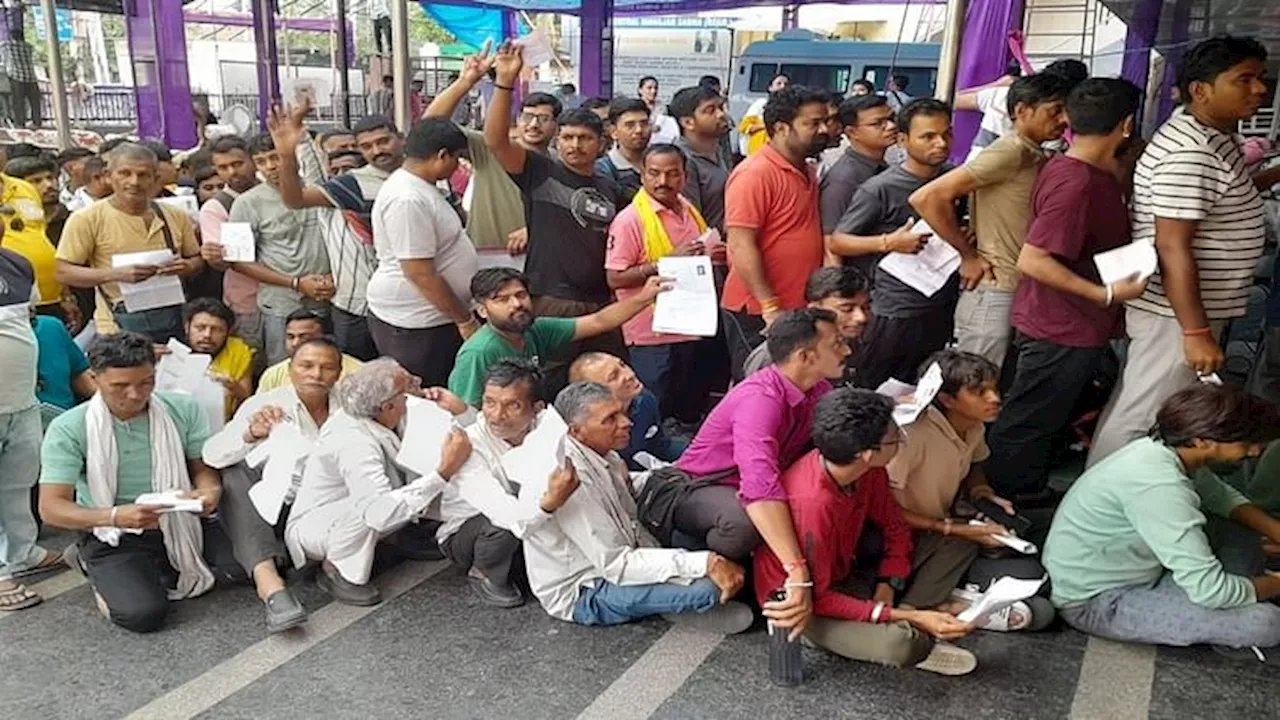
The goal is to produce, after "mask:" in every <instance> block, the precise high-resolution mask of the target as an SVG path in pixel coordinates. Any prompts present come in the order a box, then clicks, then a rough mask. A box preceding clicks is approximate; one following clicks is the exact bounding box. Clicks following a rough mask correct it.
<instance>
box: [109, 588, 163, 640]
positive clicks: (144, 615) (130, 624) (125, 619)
mask: <svg viewBox="0 0 1280 720" xmlns="http://www.w3.org/2000/svg"><path fill="white" fill-rule="evenodd" d="M108 609H109V611H110V615H111V622H113V623H115V624H116V625H119V626H120V627H122V628H124V629H125V630H132V631H133V632H136V633H149V632H155V631H156V630H159V629H160V628H162V627H164V621H165V618H167V617H168V615H169V601H168V600H166V599H165V598H163V597H157V598H152V599H149V600H138V601H135V602H132V603H130V605H129V607H127V608H117V607H109V608H108Z"/></svg>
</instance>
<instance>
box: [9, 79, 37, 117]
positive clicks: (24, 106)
mask: <svg viewBox="0 0 1280 720" xmlns="http://www.w3.org/2000/svg"><path fill="white" fill-rule="evenodd" d="M9 87H10V88H11V89H10V91H9V92H10V96H11V97H12V102H13V124H14V125H15V126H17V127H22V126H24V125H26V124H27V123H28V121H29V122H30V123H31V125H33V126H34V127H40V126H41V125H42V124H43V123H44V106H43V102H44V100H43V98H42V97H41V94H40V85H39V84H38V83H33V82H18V81H17V80H13V79H10V80H9Z"/></svg>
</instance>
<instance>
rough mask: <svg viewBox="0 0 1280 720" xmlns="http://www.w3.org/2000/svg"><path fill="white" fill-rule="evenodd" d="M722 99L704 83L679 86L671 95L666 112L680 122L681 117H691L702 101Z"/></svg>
mask: <svg viewBox="0 0 1280 720" xmlns="http://www.w3.org/2000/svg"><path fill="white" fill-rule="evenodd" d="M723 99H724V96H723V95H721V94H720V93H718V92H716V91H715V90H714V89H712V88H709V87H707V86H706V85H695V86H693V87H687V88H680V89H679V90H677V91H676V94H675V95H672V96H671V102H670V103H668V104H667V113H668V114H670V115H671V117H672V118H675V120H676V122H680V120H682V119H683V118H687V117H693V115H694V113H696V112H697V111H698V107H699V106H700V105H702V103H704V102H707V101H708V100H723ZM681 131H683V128H681Z"/></svg>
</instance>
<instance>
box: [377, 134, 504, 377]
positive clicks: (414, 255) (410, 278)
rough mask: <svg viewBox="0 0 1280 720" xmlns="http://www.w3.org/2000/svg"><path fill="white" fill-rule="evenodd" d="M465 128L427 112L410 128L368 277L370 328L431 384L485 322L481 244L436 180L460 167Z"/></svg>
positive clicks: (380, 202)
mask: <svg viewBox="0 0 1280 720" xmlns="http://www.w3.org/2000/svg"><path fill="white" fill-rule="evenodd" d="M466 149H467V138H466V136H465V135H463V134H462V130H460V129H459V128H458V126H457V125H454V124H453V123H452V122H450V121H449V120H446V119H445V118H427V119H426V120H423V121H422V122H419V123H418V124H417V125H414V126H413V130H412V131H410V132H409V137H408V139H407V141H406V142H405V147H404V151H405V159H404V164H403V165H401V166H400V169H399V170H396V171H395V172H394V173H392V174H391V177H389V178H387V182H386V183H384V184H383V186H382V190H381V192H379V193H378V199H377V200H376V201H375V202H374V204H373V244H374V249H375V250H376V251H377V255H378V267H377V269H376V270H374V272H373V277H371V278H370V279H369V327H370V330H371V331H372V333H373V339H374V342H375V343H376V344H377V346H378V350H379V351H381V352H382V354H383V355H387V356H390V357H393V358H395V359H396V360H397V361H398V362H399V363H400V365H401V366H403V367H404V368H405V369H406V370H408V371H409V372H410V373H412V374H414V375H416V376H417V377H419V378H421V379H422V381H423V382H425V383H426V384H427V385H428V386H431V387H434V386H439V385H444V384H445V383H446V382H447V381H448V379H449V371H450V370H451V369H453V359H454V356H455V355H457V353H458V348H460V347H461V346H462V341H463V340H465V339H467V338H469V337H471V335H472V334H473V333H474V332H475V331H476V329H477V328H478V327H479V323H477V322H476V319H475V317H474V316H472V314H471V294H470V283H471V278H472V277H473V276H474V275H475V274H476V269H477V260H476V249H475V247H474V246H473V245H472V244H471V239H470V238H468V237H467V233H466V231H465V230H463V229H462V220H461V219H459V217H458V213H457V212H455V211H454V209H453V207H452V206H450V205H449V202H448V200H446V199H445V197H444V195H443V194H442V193H441V192H440V189H439V188H438V187H436V186H435V183H437V182H439V181H441V180H444V179H446V178H448V177H449V176H450V175H452V174H453V171H454V170H457V169H458V158H459V157H461V156H462V154H463V153H464V152H466Z"/></svg>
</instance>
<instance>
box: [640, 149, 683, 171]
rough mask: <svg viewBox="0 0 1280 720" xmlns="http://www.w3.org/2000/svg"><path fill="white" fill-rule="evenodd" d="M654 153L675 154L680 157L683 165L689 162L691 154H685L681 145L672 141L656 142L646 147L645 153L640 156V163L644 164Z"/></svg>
mask: <svg viewBox="0 0 1280 720" xmlns="http://www.w3.org/2000/svg"><path fill="white" fill-rule="evenodd" d="M654 155H675V156H676V157H678V158H680V164H681V165H684V164H685V163H687V162H689V156H688V155H685V154H684V151H683V150H681V149H680V148H679V147H677V146H675V145H672V144H671V143H654V144H652V145H650V146H649V147H647V148H645V149H644V154H643V155H641V157H640V165H641V166H643V165H644V164H645V163H646V162H648V160H649V158H651V157H653V156H654Z"/></svg>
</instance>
